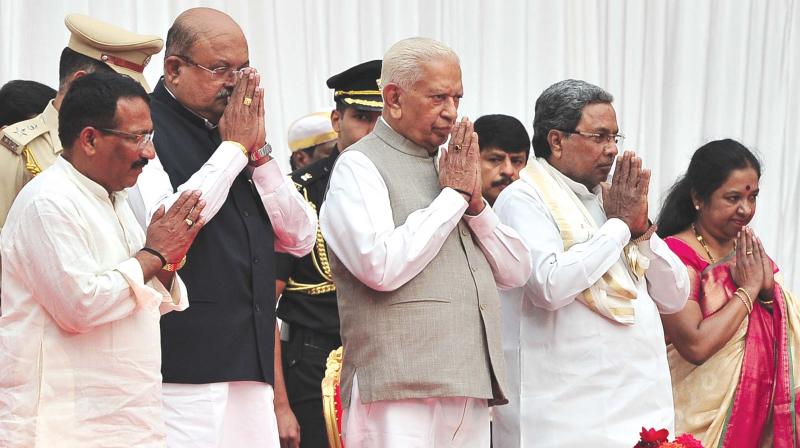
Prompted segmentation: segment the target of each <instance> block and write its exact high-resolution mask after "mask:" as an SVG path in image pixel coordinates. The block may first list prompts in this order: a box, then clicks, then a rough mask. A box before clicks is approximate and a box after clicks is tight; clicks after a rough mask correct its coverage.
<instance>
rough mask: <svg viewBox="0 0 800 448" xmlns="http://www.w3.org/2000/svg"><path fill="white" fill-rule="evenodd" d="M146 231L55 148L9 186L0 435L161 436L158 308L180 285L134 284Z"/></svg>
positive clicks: (29, 439) (41, 443) (165, 306)
mask: <svg viewBox="0 0 800 448" xmlns="http://www.w3.org/2000/svg"><path fill="white" fill-rule="evenodd" d="M144 242H145V234H144V232H143V230H142V229H141V227H140V226H139V224H138V223H137V222H136V218H135V217H134V215H133V212H132V211H131V209H130V207H129V206H128V202H127V200H126V194H125V192H117V193H114V194H112V195H111V196H109V194H108V193H107V192H106V190H105V189H104V188H103V187H101V186H100V185H98V184H97V183H95V182H93V181H91V180H90V179H88V178H87V177H85V176H83V175H82V174H81V173H79V172H78V171H77V170H75V169H74V168H73V166H72V165H71V164H70V163H69V162H67V161H66V160H64V159H63V158H61V157H59V158H58V159H57V160H56V162H55V164H54V165H53V166H52V167H51V168H49V169H47V170H45V171H44V172H42V174H40V175H39V176H37V177H36V178H35V179H34V180H32V181H31V182H30V183H29V184H28V185H26V186H25V188H24V189H23V190H22V191H21V192H20V194H19V196H18V197H17V199H16V201H15V202H14V205H13V206H12V208H11V211H10V213H9V215H8V220H7V221H6V225H5V227H4V228H3V232H2V242H1V243H0V245H1V246H2V257H3V268H2V283H3V290H2V317H0V446H9V447H11V446H14V447H22V446H24V447H32V446H35V447H48V448H49V447H77V446H80V447H132V446H136V447H156V446H158V447H161V446H164V445H165V434H164V432H165V431H164V422H163V417H162V408H161V343H160V332H159V320H160V316H161V314H162V313H163V312H167V311H169V310H172V309H184V308H186V306H187V301H186V292H185V291H186V290H185V287H184V285H183V283H182V282H181V281H180V279H179V278H178V277H177V276H176V277H175V280H174V281H173V288H172V291H171V292H169V291H167V290H166V289H164V287H163V286H162V285H161V283H160V282H159V281H158V280H156V279H152V280H151V281H149V282H147V283H145V282H144V281H143V273H142V269H141V265H140V264H139V262H138V261H137V260H136V259H135V258H133V255H135V253H136V252H137V251H138V250H139V249H141V248H142V247H143V246H144Z"/></svg>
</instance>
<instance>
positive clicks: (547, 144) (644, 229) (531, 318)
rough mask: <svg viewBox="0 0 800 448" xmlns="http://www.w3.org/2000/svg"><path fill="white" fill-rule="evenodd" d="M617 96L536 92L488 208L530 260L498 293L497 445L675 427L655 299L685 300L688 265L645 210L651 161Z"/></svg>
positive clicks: (663, 302)
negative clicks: (524, 131) (627, 142)
mask: <svg viewBox="0 0 800 448" xmlns="http://www.w3.org/2000/svg"><path fill="white" fill-rule="evenodd" d="M612 100H613V98H612V97H611V95H610V94H608V93H607V92H605V91H604V90H603V89H601V88H599V87H597V86H594V85H591V84H588V83H586V82H583V81H575V80H567V81H562V82H559V83H556V84H554V85H553V86H551V87H549V88H548V89H546V90H545V91H544V92H543V93H542V95H541V96H540V97H539V99H538V100H537V102H536V115H535V118H534V124H533V127H534V138H533V146H534V150H535V153H536V159H534V160H531V161H530V162H529V163H528V166H527V167H526V168H525V169H524V170H523V172H522V173H521V179H520V180H518V181H517V182H515V183H513V184H512V185H511V186H510V187H508V188H507V189H506V190H505V191H503V193H501V194H500V197H499V198H498V200H497V202H496V203H495V211H496V213H497V214H498V216H499V217H500V220H501V221H502V222H503V223H505V224H507V225H509V226H510V227H512V228H514V229H516V230H517V231H518V232H519V233H520V235H521V236H522V237H523V238H524V239H525V242H526V243H527V245H528V247H529V248H530V254H531V262H532V264H533V274H532V275H531V277H530V279H529V280H528V282H527V284H526V285H525V286H523V287H521V288H517V289H513V290H510V291H506V292H502V293H501V304H502V307H503V331H504V333H503V350H504V354H505V356H506V361H507V362H508V367H509V368H508V371H509V382H510V389H511V390H510V393H509V405H508V406H504V407H500V408H498V409H497V410H496V412H495V414H494V427H493V431H494V432H493V435H494V446H495V447H498V448H507V447H548V448H550V447H552V448H556V447H557V448H565V447H581V446H585V445H586V444H587V443H589V444H591V446H594V447H608V448H618V447H624V446H632V445H633V444H634V443H635V441H636V440H638V433H639V431H640V429H641V427H642V426H646V427H655V428H667V429H669V430H670V431H672V430H673V420H674V412H673V404H672V390H671V384H670V377H669V368H668V366H667V358H666V348H665V342H664V332H663V329H662V327H661V320H660V318H659V313H674V312H677V311H679V310H680V309H681V308H683V305H684V304H685V302H686V299H687V297H688V293H689V283H688V278H687V274H686V269H685V268H684V267H683V265H682V264H681V262H680V260H679V259H678V258H677V257H676V256H675V255H674V254H672V252H671V251H670V250H669V249H668V248H667V246H666V244H665V243H664V242H663V241H662V240H661V239H659V238H658V236H657V235H655V233H654V230H655V227H654V226H651V225H650V223H649V220H648V218H647V190H648V185H649V180H650V172H649V170H642V169H641V159H639V158H638V157H635V156H634V154H633V153H630V152H626V153H625V154H624V155H622V156H621V157H619V158H618V159H617V168H616V170H615V172H614V177H613V179H612V183H611V186H610V187H609V186H608V184H606V183H604V181H605V180H606V178H607V177H608V174H609V172H610V170H611V167H612V164H613V162H614V159H615V157H616V156H617V153H618V149H617V146H618V144H619V142H620V140H621V139H622V135H621V134H620V133H619V128H618V127H617V120H616V114H615V112H614V108H613V107H612V105H611V101H612Z"/></svg>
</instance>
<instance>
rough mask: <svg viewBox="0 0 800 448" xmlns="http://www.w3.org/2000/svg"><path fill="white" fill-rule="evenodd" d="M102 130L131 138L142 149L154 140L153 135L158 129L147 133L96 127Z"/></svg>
mask: <svg viewBox="0 0 800 448" xmlns="http://www.w3.org/2000/svg"><path fill="white" fill-rule="evenodd" d="M96 129H97V130H98V131H100V132H105V133H107V134H114V135H118V136H120V137H123V138H125V139H126V140H130V141H132V142H136V147H137V148H139V149H142V148H144V147H145V145H147V144H148V143H151V142H152V141H153V135H155V133H156V131H151V132H148V133H146V134H134V133H132V132H125V131H119V130H117V129H108V128H96Z"/></svg>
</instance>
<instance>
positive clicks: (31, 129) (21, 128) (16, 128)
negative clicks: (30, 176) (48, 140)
mask: <svg viewBox="0 0 800 448" xmlns="http://www.w3.org/2000/svg"><path fill="white" fill-rule="evenodd" d="M47 131H48V129H47V126H45V125H44V122H43V121H42V117H41V116H36V117H33V118H30V119H28V120H25V121H20V122H19V123H14V124H12V125H9V126H8V127H6V128H5V129H3V130H2V131H0V145H1V146H3V147H5V148H6V149H8V150H9V151H11V152H13V153H14V154H17V155H19V154H20V153H21V152H22V149H23V148H24V147H25V145H27V144H28V143H30V142H31V141H32V140H33V139H35V138H36V137H38V136H40V135H42V134H44V133H45V132H47Z"/></svg>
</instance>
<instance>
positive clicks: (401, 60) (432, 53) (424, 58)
mask: <svg viewBox="0 0 800 448" xmlns="http://www.w3.org/2000/svg"><path fill="white" fill-rule="evenodd" d="M436 59H451V60H454V61H455V62H456V63H460V61H459V59H458V55H457V54H456V53H455V51H453V49H452V48H450V47H448V46H447V45H445V44H443V43H441V42H439V41H436V40H433V39H430V38H427V37H410V38H408V39H403V40H401V41H399V42H397V43H395V44H394V45H392V46H391V47H390V48H389V49H388V50H387V51H386V54H385V55H384V56H383V66H382V67H381V89H383V87H385V86H386V85H387V84H390V83H391V84H397V85H399V86H400V87H402V88H404V89H409V88H411V86H413V85H414V83H416V82H417V81H419V79H420V76H421V75H422V73H421V72H422V71H421V70H420V69H421V68H422V65H423V64H425V63H426V62H430V61H433V60H436Z"/></svg>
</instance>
